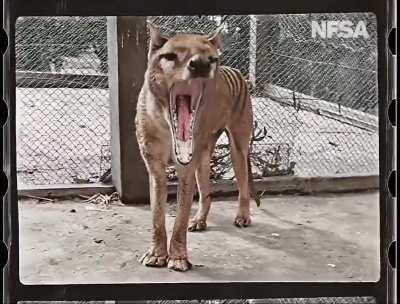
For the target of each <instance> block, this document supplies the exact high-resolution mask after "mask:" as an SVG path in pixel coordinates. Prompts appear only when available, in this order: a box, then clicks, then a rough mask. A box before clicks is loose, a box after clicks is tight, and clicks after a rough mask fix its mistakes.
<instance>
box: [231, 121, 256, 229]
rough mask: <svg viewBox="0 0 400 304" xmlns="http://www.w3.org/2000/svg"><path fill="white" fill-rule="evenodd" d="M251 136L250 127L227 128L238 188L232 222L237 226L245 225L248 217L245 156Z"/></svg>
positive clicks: (247, 181) (248, 198)
mask: <svg viewBox="0 0 400 304" xmlns="http://www.w3.org/2000/svg"><path fill="white" fill-rule="evenodd" d="M250 138H251V129H250V128H235V129H231V130H229V141H230V149H231V159H232V165H233V170H234V172H235V177H236V183H237V186H238V190H239V198H238V200H239V207H238V211H237V215H236V217H235V221H234V224H235V225H236V226H238V227H247V226H249V225H250V223H251V218H250V189H249V174H248V170H250V168H248V164H247V157H248V153H249V143H250Z"/></svg>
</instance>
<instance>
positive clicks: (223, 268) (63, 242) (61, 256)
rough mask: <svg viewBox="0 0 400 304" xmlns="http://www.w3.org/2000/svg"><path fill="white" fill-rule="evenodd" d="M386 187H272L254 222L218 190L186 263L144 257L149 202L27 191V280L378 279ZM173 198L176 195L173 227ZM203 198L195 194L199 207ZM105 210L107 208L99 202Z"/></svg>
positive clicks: (23, 247) (22, 216)
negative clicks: (177, 267)
mask: <svg viewBox="0 0 400 304" xmlns="http://www.w3.org/2000/svg"><path fill="white" fill-rule="evenodd" d="M378 197H379V194H378V193H377V192H364V193H353V194H341V195H337V194H335V195H318V196H284V195H280V196H266V197H264V198H263V200H262V204H261V207H260V208H257V207H256V206H255V204H253V205H252V207H253V209H252V219H253V225H252V226H251V227H248V228H242V229H240V228H237V227H235V226H234V225H233V224H232V223H233V219H234V216H235V213H236V206H237V203H236V201H235V199H234V198H231V199H228V200H224V201H222V200H218V199H217V200H216V199H214V203H213V205H212V209H211V214H210V218H209V223H208V230H207V231H205V232H200V233H199V232H197V233H189V234H188V235H189V237H188V244H189V257H190V259H191V262H192V263H193V264H194V267H193V269H192V270H191V271H189V272H186V273H178V272H174V271H170V270H168V269H166V268H163V269H155V268H146V267H144V266H142V265H141V264H140V263H139V262H138V261H137V259H138V258H139V257H140V256H141V255H142V254H143V252H144V251H145V250H146V249H147V246H148V245H149V241H150V227H151V225H150V221H151V216H150V209H149V206H117V205H111V206H110V208H109V209H102V208H99V206H96V205H93V204H89V203H83V202H82V201H81V200H80V199H73V200H64V201H57V202H54V203H50V202H46V203H43V202H38V201H36V200H31V199H29V200H26V199H24V200H20V202H19V222H20V279H21V281H22V282H23V283H24V284H70V283H77V284H79V283H134V282H194V281H195V282H204V281H206V282H209V281H375V280H377V279H378V276H379V206H378V205H379V204H378ZM174 207H175V205H174V204H173V203H171V204H169V209H168V214H167V228H168V231H169V236H170V232H171V229H172V225H173V220H174V213H175V210H174ZM196 208H197V203H196V204H195V206H194V208H192V209H193V210H192V211H193V212H195V209H196ZM99 210H100V211H99Z"/></svg>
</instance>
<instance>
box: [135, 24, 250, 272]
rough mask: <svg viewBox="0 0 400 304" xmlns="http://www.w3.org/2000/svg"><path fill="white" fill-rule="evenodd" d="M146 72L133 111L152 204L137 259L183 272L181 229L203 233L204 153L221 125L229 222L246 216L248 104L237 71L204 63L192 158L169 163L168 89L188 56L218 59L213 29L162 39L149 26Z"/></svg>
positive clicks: (183, 72) (185, 75) (183, 73)
mask: <svg viewBox="0 0 400 304" xmlns="http://www.w3.org/2000/svg"><path fill="white" fill-rule="evenodd" d="M150 33H151V40H150V46H149V62H148V69H147V71H146V74H145V81H144V84H143V88H142V90H141V93H140V96H139V100H138V106H137V116H136V120H135V122H136V130H137V131H136V132H137V139H138V143H139V147H140V150H141V154H142V157H143V159H144V161H145V164H146V167H147V170H148V173H149V179H150V203H151V209H152V223H153V225H152V226H153V232H152V246H151V248H150V250H149V251H148V252H147V253H146V254H145V255H144V256H143V258H142V263H143V264H144V265H147V266H155V267H163V266H166V265H168V267H169V268H171V269H174V270H178V271H186V270H188V269H190V267H191V264H190V262H189V260H188V256H187V244H186V240H187V237H186V234H187V230H190V231H197V230H204V229H205V228H206V223H207V215H208V213H209V210H210V203H211V202H210V196H209V194H210V183H209V174H210V157H211V154H212V151H213V150H214V146H215V143H216V141H217V139H218V137H219V135H220V134H221V132H222V131H223V130H225V131H227V133H228V135H229V140H230V149H231V157H232V162H233V167H234V171H235V176H236V180H237V185H238V188H239V198H238V199H239V208H238V212H237V215H236V218H235V220H234V222H235V224H236V225H237V226H239V227H245V226H248V225H249V224H250V222H251V220H250V191H249V172H250V171H249V170H250V168H249V167H248V166H249V165H248V153H249V143H250V138H251V134H252V121H253V115H252V109H251V103H250V98H249V94H248V88H247V84H246V81H245V80H244V79H243V77H242V76H241V75H240V72H239V71H237V70H234V69H230V68H226V67H220V66H219V65H218V63H213V64H211V70H210V72H209V76H208V77H209V79H208V80H207V86H206V89H205V91H204V94H203V98H202V101H201V107H199V110H198V112H197V115H196V117H197V120H196V121H197V122H196V124H195V126H194V128H193V144H194V151H193V157H192V160H191V162H190V163H189V164H187V165H181V164H180V163H178V162H176V157H175V155H174V150H173V141H172V133H171V132H172V131H171V125H170V121H169V116H168V107H169V103H168V102H169V99H168V98H169V90H170V88H171V86H172V85H173V84H174V83H175V82H177V81H180V80H182V79H185V80H187V79H190V77H191V76H190V73H189V72H188V69H187V63H188V61H189V60H191V59H192V58H200V57H201V58H203V59H204V58H205V59H204V60H207V58H211V57H217V56H218V50H217V48H218V33H217V34H215V35H214V36H213V37H210V38H209V37H205V36H201V35H177V36H174V37H172V38H169V39H167V38H165V37H163V36H162V35H161V34H160V33H159V31H158V30H157V29H155V28H153V27H151V31H150ZM169 52H174V53H176V54H177V61H176V63H175V65H174V64H172V63H171V62H170V61H168V62H167V61H166V60H165V59H160V56H161V55H162V54H166V53H169ZM170 159H172V160H175V163H176V170H177V175H178V179H179V186H178V202H177V203H178V208H177V214H176V219H175V224H174V228H173V232H172V236H171V241H170V245H169V248H167V233H166V230H165V205H166V201H167V186H166V183H167V180H166V173H165V169H166V166H167V164H168V162H169V160H170ZM196 181H197V185H198V189H199V193H200V200H199V209H198V211H197V213H196V215H195V217H194V218H193V219H192V221H191V222H190V224H189V216H190V209H191V205H192V201H193V194H194V190H195V184H196Z"/></svg>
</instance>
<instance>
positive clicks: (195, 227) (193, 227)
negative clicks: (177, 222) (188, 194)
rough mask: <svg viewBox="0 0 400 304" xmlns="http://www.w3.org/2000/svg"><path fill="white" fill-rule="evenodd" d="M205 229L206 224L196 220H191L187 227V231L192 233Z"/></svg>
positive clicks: (203, 221)
mask: <svg viewBox="0 0 400 304" xmlns="http://www.w3.org/2000/svg"><path fill="white" fill-rule="evenodd" d="M206 228H207V222H206V221H205V220H197V219H193V220H192V221H191V222H190V224H189V227H188V231H190V232H194V231H204V230H206Z"/></svg>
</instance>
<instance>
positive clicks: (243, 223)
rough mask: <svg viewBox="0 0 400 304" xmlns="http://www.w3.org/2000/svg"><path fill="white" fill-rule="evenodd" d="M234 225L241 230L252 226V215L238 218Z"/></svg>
mask: <svg viewBox="0 0 400 304" xmlns="http://www.w3.org/2000/svg"><path fill="white" fill-rule="evenodd" d="M234 224H235V226H237V227H239V228H243V227H247V226H250V224H251V218H250V215H248V216H244V215H238V216H236V218H235V222H234Z"/></svg>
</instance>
